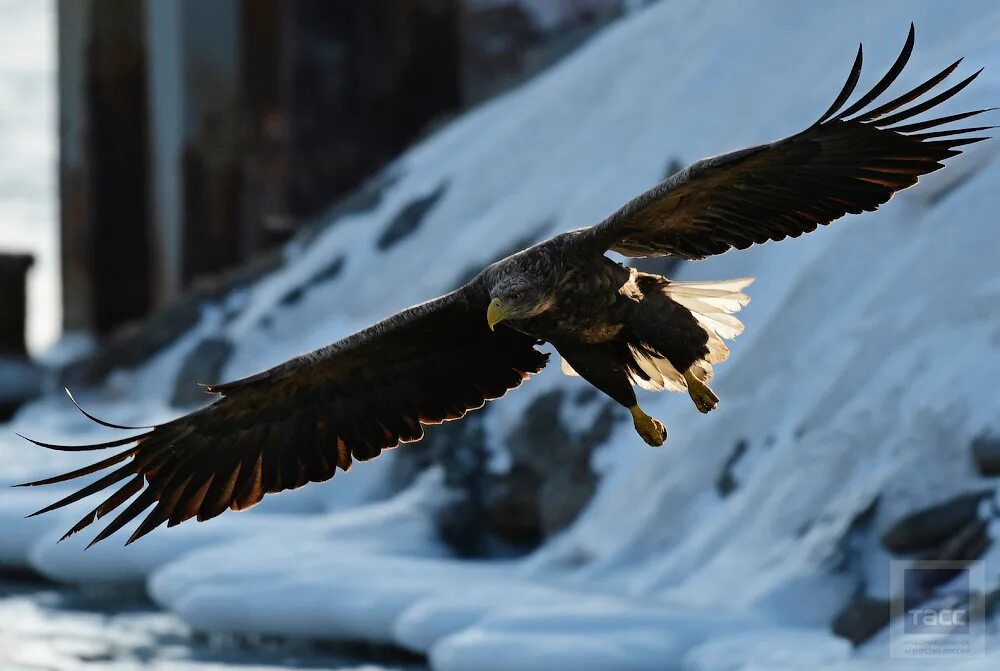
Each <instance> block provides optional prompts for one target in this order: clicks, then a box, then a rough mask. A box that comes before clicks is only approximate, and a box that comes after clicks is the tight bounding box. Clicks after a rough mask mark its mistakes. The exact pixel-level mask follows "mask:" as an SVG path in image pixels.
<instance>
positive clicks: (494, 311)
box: [486, 298, 510, 331]
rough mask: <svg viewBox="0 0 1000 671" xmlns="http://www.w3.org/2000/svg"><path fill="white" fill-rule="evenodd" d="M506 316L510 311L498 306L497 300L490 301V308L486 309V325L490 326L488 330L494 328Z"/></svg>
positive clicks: (498, 301)
mask: <svg viewBox="0 0 1000 671" xmlns="http://www.w3.org/2000/svg"><path fill="white" fill-rule="evenodd" d="M508 314H510V310H508V309H507V308H505V307H504V306H503V305H501V304H500V299H499V298H494V299H493V300H492V301H490V306H489V307H488V308H486V323H487V324H489V325H490V330H491V331H492V330H493V329H494V328H496V325H497V324H499V323H500V322H502V321H503V320H504V319H506V318H507V315H508Z"/></svg>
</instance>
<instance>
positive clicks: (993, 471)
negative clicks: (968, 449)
mask: <svg viewBox="0 0 1000 671" xmlns="http://www.w3.org/2000/svg"><path fill="white" fill-rule="evenodd" d="M972 460H973V461H974V462H975V464H976V468H978V469H979V472H980V473H981V474H982V475H987V476H994V475H1000V436H997V435H990V434H986V433H983V434H980V435H978V436H976V437H975V438H974V439H973V440H972Z"/></svg>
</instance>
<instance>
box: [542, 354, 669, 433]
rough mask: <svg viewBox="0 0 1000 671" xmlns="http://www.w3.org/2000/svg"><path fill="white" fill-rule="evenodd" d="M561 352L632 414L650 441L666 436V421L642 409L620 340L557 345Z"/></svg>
mask: <svg viewBox="0 0 1000 671" xmlns="http://www.w3.org/2000/svg"><path fill="white" fill-rule="evenodd" d="M556 349H557V350H559V354H561V355H562V357H563V358H564V359H566V362H567V363H568V364H569V365H570V366H572V368H573V370H574V371H576V373H578V374H579V375H580V377H582V378H583V379H585V380H586V381H587V382H589V383H590V384H592V385H594V386H595V387H597V388H598V389H600V390H601V391H602V392H604V393H605V394H607V395H608V396H610V397H611V398H612V399H614V400H615V401H617V402H618V403H620V404H622V405H623V406H625V407H626V408H628V411H629V412H630V413H632V423H633V424H634V425H635V430H636V433H638V434H639V435H640V436H641V437H642V439H643V440H644V441H646V443H647V444H649V445H652V446H653V447H658V446H660V445H662V444H663V441H665V440H666V439H667V430H666V429H665V428H664V426H663V424H662V423H661V422H660V421H659V420H657V419H654V418H652V417H650V416H649V415H647V414H646V413H644V412H643V411H642V409H641V408H640V407H639V402H638V400H636V398H635V390H634V389H633V388H632V383H631V382H630V381H629V376H628V371H627V370H626V368H625V364H624V362H623V361H622V360H620V358H621V356H622V352H624V351H627V350H623V349H622V348H621V347H620V346H619V344H618V343H599V344H592V345H581V344H573V345H556Z"/></svg>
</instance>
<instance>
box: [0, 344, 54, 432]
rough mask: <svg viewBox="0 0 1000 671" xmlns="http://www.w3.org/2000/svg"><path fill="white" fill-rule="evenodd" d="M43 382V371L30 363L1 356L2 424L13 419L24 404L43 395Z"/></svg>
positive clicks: (0, 399)
mask: <svg viewBox="0 0 1000 671" xmlns="http://www.w3.org/2000/svg"><path fill="white" fill-rule="evenodd" d="M42 381H43V373H42V370H41V369H40V368H38V366H36V365H34V364H33V363H31V362H30V361H27V360H25V359H22V358H20V357H18V358H13V357H5V356H0V422H5V421H7V420H8V419H10V418H11V417H13V416H14V413H15V412H17V409H18V408H20V407H21V406H22V405H23V404H24V403H26V402H27V401H29V400H31V399H33V398H35V397H36V396H38V395H39V394H41V393H42Z"/></svg>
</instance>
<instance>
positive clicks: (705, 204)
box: [588, 24, 991, 259]
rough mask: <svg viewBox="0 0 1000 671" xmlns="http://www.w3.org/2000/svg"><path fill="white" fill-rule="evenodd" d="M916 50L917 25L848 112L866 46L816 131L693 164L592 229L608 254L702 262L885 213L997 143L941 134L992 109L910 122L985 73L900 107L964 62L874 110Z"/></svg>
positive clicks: (814, 127)
mask: <svg viewBox="0 0 1000 671" xmlns="http://www.w3.org/2000/svg"><path fill="white" fill-rule="evenodd" d="M912 50H913V26H912V24H911V26H910V33H909V36H908V37H907V40H906V44H905V46H904V47H903V50H902V52H901V53H900V55H899V57H898V58H897V59H896V62H895V63H894V64H893V66H892V67H891V68H890V69H889V72H888V73H886V75H885V76H884V77H882V79H881V80H879V82H878V83H877V84H875V86H874V87H873V88H872V89H871V90H870V91H868V93H866V94H864V95H863V96H861V97H860V98H859V99H858V100H857V101H856V102H854V103H852V104H851V105H850V106H849V107H847V108H846V109H842V108H843V107H844V105H845V104H846V103H847V101H848V99H849V98H850V96H851V94H852V93H853V92H854V88H855V87H856V86H857V83H858V78H859V76H860V74H861V60H862V58H861V53H862V52H861V49H860V48H859V49H858V55H857V58H856V59H855V61H854V67H853V68H852V70H851V75H850V77H848V79H847V83H846V84H844V88H843V89H842V90H841V92H840V95H839V96H837V99H836V101H835V102H834V103H833V105H832V106H831V107H830V109H829V110H828V111H827V112H826V114H824V115H823V116H822V117H821V118H820V119H819V120H818V121H817V122H816V123H814V124H813V125H812V126H811V127H809V128H808V129H807V130H805V131H803V132H801V133H798V134H797V135H792V136H791V137H787V138H785V139H783V140H779V141H777V142H773V143H771V144H765V145H759V146H756V147H750V148H747V149H743V150H740V151H736V152H732V153H730V154H723V155H721V156H715V157H712V158H707V159H703V160H701V161H698V162H696V163H694V164H692V165H691V166H689V167H688V168H686V169H684V170H682V171H681V172H679V173H677V174H675V175H673V176H671V177H670V178H668V179H667V180H666V181H664V182H663V183H661V184H659V185H658V186H656V187H654V188H653V189H651V190H650V191H647V192H646V193H644V194H642V195H641V196H639V197H638V198H635V199H634V200H632V201H631V202H629V203H628V204H626V205H625V206H623V207H622V208H621V209H619V210H618V211H617V212H615V213H614V214H613V215H611V216H610V217H608V218H607V219H606V220H604V221H603V222H601V223H600V224H598V225H597V226H595V227H593V228H592V229H589V231H588V233H589V234H590V236H592V238H591V239H592V240H593V241H594V242H595V243H596V244H597V245H598V246H600V248H601V249H609V248H610V249H612V250H614V251H616V252H619V253H621V254H624V255H626V256H632V257H646V256H662V255H668V254H669V255H671V256H678V257H682V258H686V259H699V258H703V257H705V256H710V255H712V254H721V253H722V252H725V251H727V250H729V249H730V248H731V247H735V248H737V249H746V248H747V247H749V246H750V245H752V244H754V243H763V242H766V241H768V240H782V239H784V238H785V237H788V236H791V237H797V236H799V235H801V234H802V233H806V232H810V231H813V230H815V229H816V226H817V225H819V224H828V223H830V222H831V221H833V220H834V219H838V218H840V217H842V216H844V215H845V214H847V213H852V214H859V213H861V212H862V211H871V210H875V209H877V208H878V206H879V205H881V204H882V203H885V202H886V201H888V200H889V198H891V197H892V195H893V193H895V192H896V191H899V190H900V189H905V188H906V187H908V186H912V185H913V184H915V183H916V182H917V178H918V177H920V175H925V174H927V173H929V172H933V171H935V170H937V169H939V168H941V167H942V163H941V161H943V160H944V159H946V158H949V157H951V156H955V155H957V154H959V153H961V152H960V151H959V150H958V149H957V147H960V146H962V145H966V144H971V143H973V142H978V141H980V140H985V139H988V138H985V137H969V136H968V135H966V134H967V133H974V132H978V131H982V130H986V129H988V128H991V126H985V127H978V128H957V129H951V130H933V129H936V128H937V127H938V126H940V125H943V124H947V123H950V122H953V121H958V120H960V119H965V118H967V117H971V116H973V115H976V114H979V113H981V112H985V111H987V110H975V111H972V112H965V113H963V114H952V115H950V116H944V117H940V118H936V119H932V120H929V121H921V122H917V123H907V124H901V123H900V122H902V121H904V120H906V119H909V118H910V117H913V116H915V115H917V114H919V113H921V112H924V111H926V110H929V109H931V108H932V107H935V106H936V105H938V104H939V103H942V102H944V101H945V100H948V99H949V98H951V97H952V96H953V95H955V94H956V93H958V92H959V91H961V90H962V89H963V88H965V87H966V86H967V85H968V84H969V83H970V82H971V81H972V80H973V79H975V78H976V76H977V75H978V74H979V72H976V73H974V74H973V75H971V76H970V77H967V78H966V79H964V80H962V81H960V82H959V83H957V84H955V85H954V86H952V87H951V88H949V89H947V90H945V91H943V92H941V93H939V94H937V95H935V96H933V97H930V98H928V99H927V100H924V101H922V102H918V103H916V104H914V105H912V106H911V107H906V108H905V109H900V108H903V107H904V106H905V105H907V104H909V103H912V102H915V101H917V99H918V98H920V97H921V96H923V95H924V94H926V93H928V92H930V91H931V90H932V89H933V88H934V87H936V86H937V85H938V84H940V83H941V82H942V81H944V79H945V78H946V77H947V76H948V75H950V74H951V73H952V71H954V69H955V68H956V67H957V66H958V64H959V63H960V62H961V59H960V60H959V61H956V62H955V63H953V64H951V65H949V66H948V67H947V68H945V69H944V70H942V71H941V72H939V73H938V74H936V75H934V76H933V77H931V78H930V79H929V80H927V81H926V82H924V83H923V84H921V85H920V86H917V87H916V88H914V89H913V90H911V91H909V92H908V93H905V94H903V95H901V96H899V97H898V98H895V99H893V100H891V101H889V102H886V103H885V104H882V105H880V106H878V107H874V108H869V106H870V104H871V103H872V102H873V101H874V100H875V99H876V98H878V97H879V96H880V95H881V94H882V93H883V92H884V91H885V90H886V89H887V88H888V87H889V85H890V84H892V82H893V81H894V80H895V79H896V77H897V76H898V75H899V73H900V72H901V71H902V69H903V67H904V66H905V65H906V62H907V60H908V59H909V57H910V53H911V51H912ZM897 110H898V111H897ZM927 131H930V132H927Z"/></svg>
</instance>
